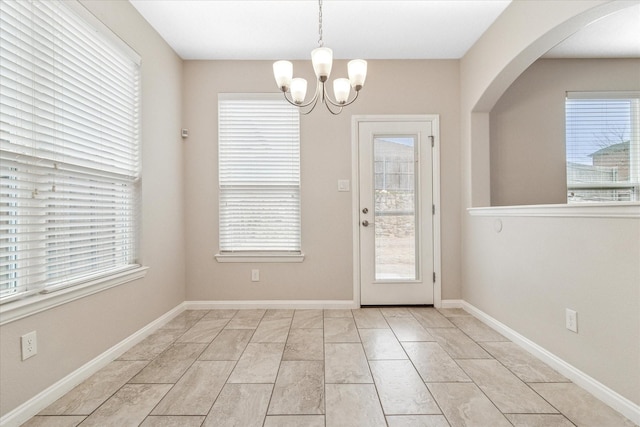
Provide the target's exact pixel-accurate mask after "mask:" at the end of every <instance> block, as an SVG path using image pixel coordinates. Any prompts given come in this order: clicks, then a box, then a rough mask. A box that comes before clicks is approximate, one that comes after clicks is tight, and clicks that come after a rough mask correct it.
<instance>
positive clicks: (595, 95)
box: [565, 90, 640, 99]
mask: <svg viewBox="0 0 640 427" xmlns="http://www.w3.org/2000/svg"><path fill="white" fill-rule="evenodd" d="M565 93H566V98H568V99H633V98H640V91H638V90H607V91H593V92H589V91H584V90H582V91H567V92H565Z"/></svg>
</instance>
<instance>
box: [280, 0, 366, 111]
mask: <svg viewBox="0 0 640 427" xmlns="http://www.w3.org/2000/svg"><path fill="white" fill-rule="evenodd" d="M318 6H319V14H318V33H319V35H320V38H319V40H318V44H319V47H317V48H316V49H313V50H312V51H311V64H312V65H313V71H314V72H315V74H316V79H317V84H316V91H315V94H314V95H313V97H312V98H311V99H310V100H309V101H306V102H305V99H306V95H307V81H306V80H305V79H302V78H293V64H292V63H291V62H290V61H276V62H274V63H273V76H274V78H275V80H276V84H277V85H278V88H279V89H280V90H281V91H282V93H283V94H284V98H285V99H286V100H287V101H288V102H289V103H290V104H292V105H295V106H296V107H300V108H307V107H308V108H309V109H308V110H306V111H303V110H301V113H302V114H309V113H310V112H311V111H313V109H314V108H315V106H316V104H317V102H318V99H320V100H321V102H322V103H323V104H324V105H325V106H326V107H327V109H328V110H329V112H331V114H334V115H337V114H340V113H341V112H342V108H343V107H346V106H347V105H350V104H352V103H353V102H354V101H355V100H356V99H357V98H358V94H359V93H360V90H361V89H362V87H363V86H364V82H365V80H366V78H367V61H365V60H363V59H354V60H351V61H349V63H348V64H347V71H348V75H349V78H348V79H346V78H338V79H335V80H334V81H333V98H334V99H333V100H332V99H331V98H330V97H329V96H328V94H327V90H326V86H325V85H326V83H327V82H328V80H329V76H330V75H331V68H332V67H333V51H332V50H331V49H329V48H328V47H324V43H323V41H322V0H319V1H318ZM352 89H353V93H354V95H353V97H352V99H349V96H350V95H351V92H352Z"/></svg>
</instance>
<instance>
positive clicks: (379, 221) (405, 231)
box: [373, 136, 418, 281]
mask: <svg viewBox="0 0 640 427" xmlns="http://www.w3.org/2000/svg"><path fill="white" fill-rule="evenodd" d="M416 139H417V138H416V136H387V137H385V136H378V137H375V138H374V139H373V157H374V171H375V172H374V173H375V176H374V181H375V184H374V197H375V202H374V206H375V209H374V212H373V213H374V215H375V219H374V229H375V258H374V262H375V280H376V281H381V280H416V279H417V278H418V271H417V268H418V264H417V263H416V259H417V257H418V251H417V249H418V246H417V245H416V239H417V238H418V234H417V233H416V230H417V228H416V219H417V217H416V209H415V207H416V198H417V194H416V185H415V184H416V183H415V178H416V174H415V173H414V164H415V161H416V156H415V151H416V148H417V144H416Z"/></svg>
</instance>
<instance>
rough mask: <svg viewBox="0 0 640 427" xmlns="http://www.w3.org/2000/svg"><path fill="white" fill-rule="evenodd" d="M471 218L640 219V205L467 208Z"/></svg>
mask: <svg viewBox="0 0 640 427" xmlns="http://www.w3.org/2000/svg"><path fill="white" fill-rule="evenodd" d="M467 212H468V213H469V215H471V216H489V217H511V216H513V217H518V216H520V217H571V218H640V203H637V202H626V203H576V204H566V205H531V206H493V207H486V208H468V209H467Z"/></svg>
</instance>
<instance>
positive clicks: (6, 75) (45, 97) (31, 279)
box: [0, 0, 139, 302]
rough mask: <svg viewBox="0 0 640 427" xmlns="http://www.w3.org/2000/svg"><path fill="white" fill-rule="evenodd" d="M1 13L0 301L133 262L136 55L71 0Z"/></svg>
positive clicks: (18, 5)
mask: <svg viewBox="0 0 640 427" xmlns="http://www.w3.org/2000/svg"><path fill="white" fill-rule="evenodd" d="M0 12H1V13H0V20H1V26H0V91H1V92H0V178H1V183H0V191H1V193H0V197H1V199H2V202H1V203H0V302H8V301H13V300H15V299H18V298H23V297H26V296H28V295H33V294H36V293H40V294H44V293H49V292H52V291H56V290H60V289H63V288H65V289H66V288H69V287H71V286H75V285H80V284H84V285H86V284H88V283H95V282H96V281H98V280H104V279H105V278H109V277H114V275H115V276H117V275H122V274H123V272H124V271H128V270H131V269H133V268H135V267H139V266H138V265H137V261H136V259H137V255H136V246H137V237H136V228H137V227H136V217H137V212H138V208H137V200H138V197H137V195H138V181H139V161H138V159H139V156H138V139H139V131H138V127H139V126H138V123H139V58H138V57H137V55H135V54H134V53H133V52H132V51H131V50H130V49H129V48H128V47H126V46H124V43H122V42H121V41H119V40H118V41H116V40H114V37H113V35H112V34H109V33H107V31H108V30H105V29H104V28H102V27H100V28H98V27H96V26H95V25H93V24H89V23H88V22H87V20H86V19H85V18H84V14H86V13H87V12H86V11H84V12H83V10H82V6H79V5H78V4H73V3H69V2H59V1H36V0H33V1H28V2H27V1H20V2H18V1H2V2H0ZM96 25H98V24H96ZM97 30H98V31H97Z"/></svg>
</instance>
